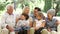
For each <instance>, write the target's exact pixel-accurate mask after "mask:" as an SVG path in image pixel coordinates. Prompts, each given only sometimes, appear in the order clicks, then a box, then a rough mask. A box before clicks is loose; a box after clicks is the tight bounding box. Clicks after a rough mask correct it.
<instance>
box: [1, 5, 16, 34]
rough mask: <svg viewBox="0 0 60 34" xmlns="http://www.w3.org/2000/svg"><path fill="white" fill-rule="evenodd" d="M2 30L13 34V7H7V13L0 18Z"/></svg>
mask: <svg viewBox="0 0 60 34" xmlns="http://www.w3.org/2000/svg"><path fill="white" fill-rule="evenodd" d="M1 23H2V28H7V29H8V30H9V32H10V34H15V32H14V28H13V27H14V26H15V15H14V14H13V6H12V5H8V6H7V12H6V13H5V14H4V15H3V16H2V20H1Z"/></svg>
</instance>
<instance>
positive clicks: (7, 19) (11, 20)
mask: <svg viewBox="0 0 60 34" xmlns="http://www.w3.org/2000/svg"><path fill="white" fill-rule="evenodd" d="M15 20H16V16H15V15H14V14H11V15H9V14H8V13H5V14H4V15H3V16H2V19H1V23H2V27H6V26H7V25H9V26H12V27H14V26H15Z"/></svg>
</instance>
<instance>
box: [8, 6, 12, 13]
mask: <svg viewBox="0 0 60 34" xmlns="http://www.w3.org/2000/svg"><path fill="white" fill-rule="evenodd" d="M7 12H8V14H12V13H13V7H12V6H8V8H7Z"/></svg>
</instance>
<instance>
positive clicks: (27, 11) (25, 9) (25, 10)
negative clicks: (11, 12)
mask: <svg viewBox="0 0 60 34" xmlns="http://www.w3.org/2000/svg"><path fill="white" fill-rule="evenodd" d="M29 11H30V9H29V7H25V8H24V11H23V13H25V14H27V15H28V14H29Z"/></svg>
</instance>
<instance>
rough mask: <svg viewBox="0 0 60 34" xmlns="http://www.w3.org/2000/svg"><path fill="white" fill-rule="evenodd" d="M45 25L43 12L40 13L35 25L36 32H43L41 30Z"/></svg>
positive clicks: (37, 33)
mask: <svg viewBox="0 0 60 34" xmlns="http://www.w3.org/2000/svg"><path fill="white" fill-rule="evenodd" d="M44 25H45V22H44V20H43V18H42V13H38V14H37V15H36V19H35V21H34V25H33V26H34V28H35V34H41V30H42V29H43V27H44Z"/></svg>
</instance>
